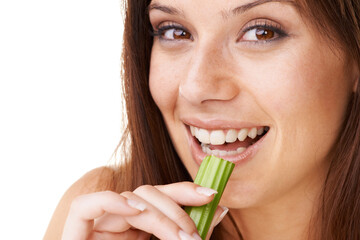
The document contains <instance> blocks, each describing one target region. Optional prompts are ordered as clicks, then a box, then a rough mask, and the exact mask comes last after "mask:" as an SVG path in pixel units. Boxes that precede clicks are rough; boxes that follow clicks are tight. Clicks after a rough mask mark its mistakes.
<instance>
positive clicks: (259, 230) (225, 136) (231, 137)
mask: <svg viewBox="0 0 360 240" xmlns="http://www.w3.org/2000/svg"><path fill="white" fill-rule="evenodd" d="M125 7H126V20H125V33H124V50H123V59H124V64H123V69H124V72H123V79H124V92H125V101H126V108H127V117H128V124H127V128H126V132H125V134H124V137H123V139H122V141H121V145H120V146H119V149H122V150H123V151H122V154H123V156H126V157H124V161H123V163H122V164H121V165H119V166H118V168H116V169H115V168H113V169H110V168H101V169H96V170H94V171H92V172H90V173H88V174H86V175H85V176H84V177H83V178H81V179H80V180H79V181H78V182H76V183H75V184H74V185H73V186H72V187H71V188H70V189H69V190H68V192H67V193H66V194H65V195H64V197H63V199H62V200H61V202H60V204H59V206H58V208H57V210H56V212H55V213H54V216H53V219H52V221H51V223H50V225H49V228H48V231H47V234H46V236H45V239H58V238H60V236H61V235H62V234H63V235H62V236H63V239H98V238H100V239H148V238H150V236H151V235H153V236H156V237H158V238H160V239H199V236H198V235H197V232H196V228H195V226H194V223H193V222H192V220H191V219H190V218H189V217H188V216H187V215H186V214H185V213H184V211H183V210H182V208H181V207H182V206H185V205H192V206H195V205H203V204H206V203H208V202H209V201H211V199H212V198H213V195H214V192H213V191H212V190H211V189H206V188H201V187H199V186H197V185H195V184H193V183H191V181H192V179H193V178H194V177H195V175H196V172H197V170H198V168H199V165H200V163H201V159H202V158H203V157H204V156H205V155H207V154H214V155H220V156H221V157H222V158H224V159H227V160H230V161H233V162H235V164H236V167H235V169H234V172H233V174H232V176H231V178H230V180H229V183H228V186H227V188H226V190H225V192H224V195H223V197H222V200H221V202H220V204H221V206H222V207H219V208H218V210H217V212H216V215H215V218H214V220H213V224H212V227H211V231H210V233H209V234H208V238H209V237H210V235H211V239H245V240H252V239H256V240H261V239H267V240H268V239H277V240H278V239H293V240H297V239H324V240H325V239H326V240H329V239H336V240H339V239H344V240H345V239H360V200H359V199H360V187H359V181H360V177H359V176H360V152H359V149H360V142H359V141H360V124H359V123H360V100H359V93H360V87H359V84H358V82H359V77H360V73H359V69H360V30H359V23H360V15H359V13H360V2H359V0H352V1H351V0H336V1H335V0H317V1H312V0H308V1H305V0H303V1H301V0H298V1H296V0H293V1H292V0H256V1H254V0H251V1H248V0H229V1H220V0H219V1H206V0H196V1H193V0H181V1H179V0H152V1H140V0H138V1H136V0H132V1H127V3H126V4H125ZM104 190H111V191H104ZM118 193H120V194H118ZM74 199H75V200H74ZM70 206H71V207H70ZM228 209H230V210H229V212H228V213H227V210H228ZM226 213H227V214H226ZM224 216H225V217H224ZM220 222H221V223H220ZM219 223H220V224H219ZM215 226H216V228H215V229H213V228H214V227H215Z"/></svg>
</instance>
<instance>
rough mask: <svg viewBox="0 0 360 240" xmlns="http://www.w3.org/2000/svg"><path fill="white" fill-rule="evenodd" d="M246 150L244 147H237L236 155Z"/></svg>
mask: <svg viewBox="0 0 360 240" xmlns="http://www.w3.org/2000/svg"><path fill="white" fill-rule="evenodd" d="M245 150H246V148H245V147H239V148H238V149H236V152H237V153H242V152H243V151H245Z"/></svg>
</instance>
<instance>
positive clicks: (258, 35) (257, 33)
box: [242, 28, 277, 41]
mask: <svg viewBox="0 0 360 240" xmlns="http://www.w3.org/2000/svg"><path fill="white" fill-rule="evenodd" d="M276 35H277V34H276V33H275V32H274V31H272V30H270V29H266V28H254V29H251V30H249V31H248V32H246V33H245V34H244V35H243V37H242V39H243V40H246V41H259V40H261V41H266V40H271V39H273V38H274V36H275V37H276Z"/></svg>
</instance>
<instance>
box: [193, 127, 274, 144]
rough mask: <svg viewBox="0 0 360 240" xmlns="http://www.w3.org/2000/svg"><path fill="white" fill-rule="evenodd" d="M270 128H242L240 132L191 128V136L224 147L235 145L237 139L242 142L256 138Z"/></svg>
mask: <svg viewBox="0 0 360 240" xmlns="http://www.w3.org/2000/svg"><path fill="white" fill-rule="evenodd" d="M268 130H269V127H260V128H259V129H257V128H256V127H253V128H251V129H247V128H242V129H240V130H239V131H237V130H235V129H229V130H227V131H226V134H225V131H224V130H206V129H203V128H197V127H193V126H190V132H191V135H193V136H195V137H196V138H197V139H198V140H199V141H200V142H202V143H205V144H212V145H222V144H224V143H225V142H226V143H233V142H235V141H236V140H237V139H238V140H239V141H240V142H242V141H244V140H245V139H246V138H247V137H249V138H252V139H254V138H256V136H257V135H262V134H263V133H264V132H265V131H268Z"/></svg>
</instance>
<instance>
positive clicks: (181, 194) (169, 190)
mask: <svg viewBox="0 0 360 240" xmlns="http://www.w3.org/2000/svg"><path fill="white" fill-rule="evenodd" d="M155 187H156V188H157V189H158V190H159V191H161V192H162V193H164V194H166V195H167V196H169V197H170V198H171V199H172V200H173V201H175V202H176V203H178V204H179V205H183V206H202V205H205V204H207V203H209V202H211V200H212V199H213V198H214V194H216V193H217V192H216V191H215V190H213V189H211V188H206V187H201V186H199V185H198V184H195V183H192V182H178V183H172V184H167V185H158V186H155Z"/></svg>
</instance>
